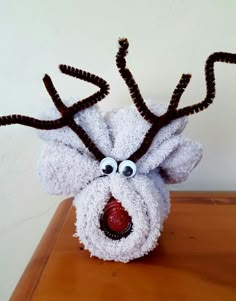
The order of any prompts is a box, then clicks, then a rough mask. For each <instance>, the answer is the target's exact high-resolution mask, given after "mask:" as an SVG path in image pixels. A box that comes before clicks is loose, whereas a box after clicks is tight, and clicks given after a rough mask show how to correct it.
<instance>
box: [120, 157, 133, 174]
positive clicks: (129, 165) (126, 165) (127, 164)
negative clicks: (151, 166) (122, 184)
mask: <svg viewBox="0 0 236 301" xmlns="http://www.w3.org/2000/svg"><path fill="white" fill-rule="evenodd" d="M136 171H137V167H136V165H135V164H134V162H133V161H130V160H124V161H122V162H121V163H120V165H119V173H120V174H122V175H123V176H125V177H126V178H131V177H133V176H134V175H135V174H136Z"/></svg>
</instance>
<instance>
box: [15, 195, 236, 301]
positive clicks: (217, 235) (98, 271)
mask: <svg viewBox="0 0 236 301" xmlns="http://www.w3.org/2000/svg"><path fill="white" fill-rule="evenodd" d="M66 202H67V207H66V208H65V212H64V221H65V222H64V223H63V224H62V222H61V226H60V227H59V228H60V230H59V233H57V235H56V237H57V238H56V239H55V237H54V234H53V233H55V232H53V231H51V237H54V238H53V239H52V240H53V241H54V242H53V243H52V242H51V243H50V244H49V249H50V250H47V246H46V244H45V245H44V252H46V253H47V254H48V255H47V256H46V258H47V260H46V261H42V262H41V265H42V266H41V269H40V272H37V273H36V274H35V275H36V276H35V277H36V278H37V279H34V286H33V287H32V288H31V290H29V289H26V295H25V296H27V292H29V296H27V297H24V298H22V294H21V295H19V294H18V295H17V292H15V295H13V296H14V299H11V300H14V301H15V300H33V301H54V300H55V301H61V300H66V301H73V300H76V301H77V300H104V301H106V300H109V301H110V300H112V301H116V300H117V301H118V300H119V301H121V300H136V301H139V300H147V301H149V300H150V301H151V300H181V301H182V300H193V301H194V300H201V301H202V300H214V301H215V300H221V301H222V300H224V301H225V300H234V301H235V300H236V192H222V193H218V192H198V193H194V192H186V193H183V192H175V193H172V208H171V214H170V216H169V217H168V219H167V221H166V222H165V226H164V232H163V234H162V237H161V239H160V241H159V246H158V247H157V248H156V249H155V250H154V251H153V252H151V253H150V254H149V255H147V256H145V257H143V258H141V259H138V260H135V261H132V262H130V263H128V264H123V263H114V262H105V261H102V260H99V259H97V258H90V255H89V252H88V251H86V250H84V249H83V246H82V245H81V244H80V243H79V241H78V239H77V238H73V236H72V235H73V233H74V232H75V226H74V222H75V211H74V208H73V207H71V200H67V201H66ZM68 211H69V212H68ZM67 214H68V215H67ZM65 217H66V218H65ZM54 222H56V220H55V221H54ZM54 222H53V223H54ZM46 233H47V232H46ZM46 235H48V234H46ZM49 240H50V239H49ZM52 244H53V246H52ZM39 249H40V245H39ZM41 252H42V251H41ZM41 256H42V257H43V258H45V257H44V256H45V255H44V254H43V252H42V253H41ZM37 257H38V255H37V252H36V253H35V255H34V257H33V260H31V265H30V268H29V269H28V271H27V270H26V272H25V273H26V275H25V276H24V277H25V278H26V279H29V278H30V277H28V276H27V274H28V273H29V274H30V273H32V271H31V269H34V265H35V264H36V265H37V260H36V263H35V259H37ZM39 266H40V263H39ZM38 269H39V267H38ZM31 275H32V274H31ZM20 283H21V281H20ZM20 283H19V285H18V288H17V289H16V291H17V290H19V288H21V286H22V285H21V284H20ZM23 284H24V285H26V287H27V281H24V282H23Z"/></svg>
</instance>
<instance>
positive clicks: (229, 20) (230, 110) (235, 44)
mask: <svg viewBox="0 0 236 301" xmlns="http://www.w3.org/2000/svg"><path fill="white" fill-rule="evenodd" d="M235 15H236V2H235V1H233V0H231V1H229V0H228V1H223V0H222V1H216V0H214V1H213V0H212V1H210V0H208V1H203V0H198V1H189V0H188V1H187V0H184V1H180V0H179V1H174V0H165V1H161V0H155V1H154V0H153V1H152V0H146V1H138V0H135V1H134V0H133V1H129V0H126V1H124V0H119V1H111V0H110V1H108V0H107V1H106V0H100V1H91V0H90V1H88V0H87V1H81V0H74V1H72V0H71V1H70V0H69V1H68V0H67V1H65V0H64V1H63V0H62V1H58V0H57V1H56V0H54V1H52V0H47V1H46V0H41V1H38V0H35V1H29V0H21V1H16V0H14V1H13V0H12V1H11V0H10V1H9V0H8V1H3V0H1V1H0V23H1V24H0V25H1V26H0V39H1V42H0V66H1V68H0V91H1V99H0V114H2V115H4V114H11V113H16V112H17V113H21V114H28V115H31V116H36V115H37V114H38V113H39V112H41V111H44V110H46V108H47V106H48V104H49V103H50V99H49V96H48V95H47V93H46V92H45V89H44V87H43V84H42V81H41V78H42V76H43V74H44V73H45V72H48V73H49V74H50V75H51V76H52V78H53V80H54V82H55V85H56V87H57V88H58V90H59V92H60V94H61V95H63V96H64V97H65V98H66V97H70V96H77V95H78V96H80V97H83V96H86V95H89V94H91V92H92V91H94V88H93V87H91V86H90V85H88V84H84V83H81V82H79V81H75V80H73V79H70V78H67V77H65V76H62V75H61V74H60V73H59V72H58V69H57V65H58V64H59V63H66V64H71V65H74V66H78V67H79V68H82V69H85V70H88V71H91V72H93V73H95V74H98V75H100V76H102V77H104V78H105V79H106V80H108V81H109V83H110V85H111V94H110V96H109V97H107V99H106V100H104V101H103V103H102V107H103V109H105V110H108V109H110V108H114V107H119V106H122V105H126V104H130V103H131V100H130V98H129V95H128V92H127V88H126V86H125V85H124V83H123V81H122V80H121V78H120V76H119V75H118V72H117V70H116V67H115V59H114V58H115V54H116V50H117V38H118V37H123V36H124V37H128V38H129V41H130V55H129V57H128V64H129V67H130V69H131V70H132V72H133V73H134V75H135V78H136V80H137V81H138V83H139V85H140V88H141V90H142V93H143V95H144V97H145V98H151V99H154V100H156V101H160V100H161V101H163V102H168V100H169V99H170V96H171V93H172V91H173V89H174V87H175V85H176V84H177V82H178V80H179V78H180V76H181V74H182V73H183V72H185V73H186V72H190V73H192V74H193V79H192V81H191V84H190V85H189V87H188V89H187V91H186V93H185V95H184V97H183V100H182V105H187V104H191V103H194V102H197V101H199V100H201V99H202V98H203V97H204V95H205V84H204V72H203V70H204V63H205V59H206V58H207V56H208V55H209V54H210V53H212V52H214V51H219V50H222V51H230V52H235V53H236V34H235V33H236V18H235ZM216 83H217V96H216V100H215V103H214V105H213V106H211V107H210V108H209V109H208V110H207V111H205V112H203V113H201V114H198V115H195V116H192V117H190V123H189V125H188V128H187V129H186V135H187V136H189V137H191V138H192V139H194V140H198V141H201V142H202V144H203V145H204V148H205V151H204V158H203V160H202V163H201V164H200V166H199V167H198V168H197V170H196V171H195V172H194V173H193V174H192V176H191V178H190V179H189V180H188V181H187V182H186V183H184V184H182V185H179V186H178V187H174V189H183V190H236V182H235V177H236V160H235V152H236V134H235V132H234V130H233V127H234V128H235V111H236V85H235V83H236V66H233V65H222V64H221V65H220V64H219V65H218V66H217V68H216ZM0 141H1V142H0V143H1V144H0V145H1V147H0V164H1V165H0V166H1V168H0V200H1V201H0V235H1V239H0V244H1V245H0V250H1V253H0V278H1V279H0V300H3V301H4V300H7V299H8V297H9V295H10V293H11V292H12V290H13V288H14V287H15V285H16V283H17V281H18V279H19V276H20V275H21V273H22V272H23V269H24V267H25V265H26V263H27V262H28V260H29V259H30V256H31V254H32V252H33V250H34V249H35V247H36V245H37V243H38V241H39V239H40V237H41V235H42V233H43V231H44V229H45V228H46V226H47V224H48V222H49V220H50V218H51V216H52V214H53V212H54V210H55V208H56V207H57V205H58V203H59V200H61V199H62V198H55V197H51V196H48V195H47V194H46V193H44V192H43V191H42V189H41V187H40V185H39V183H38V181H37V178H36V175H35V162H36V160H37V156H38V153H39V148H40V141H39V139H38V138H37V137H36V135H35V132H34V130H32V129H29V128H24V127H22V126H11V127H7V128H1V129H0Z"/></svg>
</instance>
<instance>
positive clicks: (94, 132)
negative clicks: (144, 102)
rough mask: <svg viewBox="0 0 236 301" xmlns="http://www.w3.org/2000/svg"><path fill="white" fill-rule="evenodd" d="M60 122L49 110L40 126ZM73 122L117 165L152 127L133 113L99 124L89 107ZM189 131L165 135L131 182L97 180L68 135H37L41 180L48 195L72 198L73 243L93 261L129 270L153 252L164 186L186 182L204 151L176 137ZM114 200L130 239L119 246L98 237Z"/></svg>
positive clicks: (94, 164)
mask: <svg viewBox="0 0 236 301" xmlns="http://www.w3.org/2000/svg"><path fill="white" fill-rule="evenodd" d="M149 107H150V109H151V110H152V111H153V112H154V113H155V114H156V115H160V114H163V113H164V112H165V111H166V107H165V106H161V105H149ZM59 116H60V115H59V113H57V112H56V110H55V109H53V110H51V111H49V113H48V114H45V115H44V118H45V119H54V118H57V117H59ZM75 121H76V122H77V123H78V124H80V125H81V126H82V127H83V128H84V129H85V130H86V132H87V133H88V134H89V136H90V137H91V138H92V140H93V141H94V142H95V143H96V144H97V146H98V147H99V148H100V149H101V151H102V152H103V153H104V154H105V155H106V156H108V157H112V158H114V159H115V160H116V161H123V160H126V159H128V157H129V156H130V155H131V154H132V153H133V152H135V151H136V150H137V148H138V147H139V146H140V145H141V143H142V140H143V138H144V136H145V133H146V132H147V131H148V129H149V127H150V124H149V123H148V122H147V121H145V120H144V119H143V118H142V117H141V116H140V115H139V113H138V112H137V110H136V109H135V108H133V107H132V108H131V107H128V108H122V109H119V110H116V111H112V112H109V113H107V114H105V116H102V115H101V114H100V112H99V111H98V109H97V107H96V106H94V107H92V108H89V109H87V110H85V111H83V112H80V113H78V114H77V115H76V116H75ZM186 123H187V119H186V118H180V119H177V120H175V121H172V122H171V123H170V124H169V125H167V126H165V127H164V128H162V129H161V130H160V131H159V133H158V134H157V136H156V137H155V139H154V141H153V143H152V145H151V147H150V148H149V150H148V151H147V153H146V154H145V155H144V156H143V157H142V158H141V159H140V160H139V161H138V162H137V163H136V166H137V173H136V175H135V176H134V177H132V178H129V179H127V178H124V177H122V176H121V175H120V174H119V173H115V174H113V175H110V176H102V173H101V171H100V169H99V162H98V161H96V160H95V159H94V157H93V155H92V154H91V153H90V152H89V151H88V150H87V149H86V148H85V146H84V145H83V143H82V142H81V141H80V139H79V138H78V136H77V135H76V134H75V133H74V132H73V131H72V130H70V129H69V128H67V127H65V128H62V129H58V130H51V131H39V134H40V136H41V138H42V139H43V140H44V141H45V142H44V146H43V151H42V153H41V156H40V160H39V164H38V174H39V178H40V180H41V182H42V184H43V186H44V188H45V189H46V190H47V191H48V192H49V193H51V194H63V195H73V196H75V199H74V205H75V207H76V217H77V221H76V236H78V237H79V239H80V240H81V242H82V243H83V244H84V245H85V248H87V249H88V250H89V251H90V253H91V256H96V257H99V258H101V259H104V260H114V261H121V262H128V261H130V260H132V259H135V258H138V257H141V256H143V255H145V254H147V253H148V252H149V251H151V250H152V249H153V248H155V246H156V245H157V241H158V237H159V236H160V232H161V230H162V228H163V222H164V220H165V218H166V216H167V215H168V213H169V208H170V200H169V193H168V190H167V188H166V185H165V183H167V184H169V183H177V182H182V181H184V180H186V179H187V177H188V176H189V174H190V173H191V171H192V169H193V168H194V167H195V166H196V165H197V164H198V162H199V161H200V159H201V154H202V149H201V146H200V145H199V144H197V143H193V142H191V141H189V140H186V139H185V138H184V137H183V136H182V134H181V133H182V131H183V129H184V127H185V125H186ZM111 196H113V197H114V198H115V199H117V200H118V201H119V202H121V204H122V206H123V207H124V208H125V209H126V210H127V211H128V213H129V215H130V217H131V218H132V223H133V230H132V232H131V233H130V234H129V235H128V236H127V237H126V238H122V239H120V240H112V239H110V238H108V237H107V236H106V235H105V234H104V232H103V231H102V230H101V229H100V218H101V216H102V214H103V210H104V207H105V205H106V204H107V202H108V201H109V199H110V197H111Z"/></svg>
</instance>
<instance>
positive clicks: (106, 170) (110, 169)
mask: <svg viewBox="0 0 236 301" xmlns="http://www.w3.org/2000/svg"><path fill="white" fill-rule="evenodd" d="M102 171H103V172H104V174H106V175H109V174H111V173H112V172H113V167H112V166H111V165H106V166H104V167H103V169H102Z"/></svg>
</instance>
